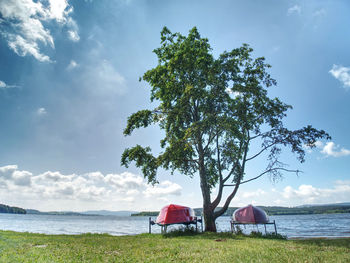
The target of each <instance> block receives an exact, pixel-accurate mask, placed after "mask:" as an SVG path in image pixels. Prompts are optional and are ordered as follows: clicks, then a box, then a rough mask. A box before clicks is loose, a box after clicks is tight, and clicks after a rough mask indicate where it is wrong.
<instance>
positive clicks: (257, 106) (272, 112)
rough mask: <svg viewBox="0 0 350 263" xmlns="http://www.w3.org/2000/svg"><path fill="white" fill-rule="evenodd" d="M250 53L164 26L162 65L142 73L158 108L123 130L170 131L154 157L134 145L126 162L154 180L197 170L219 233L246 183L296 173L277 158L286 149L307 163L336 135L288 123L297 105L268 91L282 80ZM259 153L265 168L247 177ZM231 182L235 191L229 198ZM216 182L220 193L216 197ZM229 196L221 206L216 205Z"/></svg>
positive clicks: (208, 217)
mask: <svg viewBox="0 0 350 263" xmlns="http://www.w3.org/2000/svg"><path fill="white" fill-rule="evenodd" d="M252 52H253V49H252V48H251V47H249V45H247V44H243V45H242V46H241V47H239V48H235V49H233V50H231V51H230V52H226V51H225V52H223V53H222V54H221V55H220V56H219V57H218V58H215V57H214V56H213V54H212V48H211V47H210V45H209V41H208V39H206V38H202V37H201V36H200V34H199V32H198V30H197V28H196V27H194V28H193V29H192V30H190V32H189V34H188V36H183V35H181V34H180V33H172V32H170V30H169V29H167V28H166V27H164V29H163V30H162V32H161V46H160V47H159V48H157V49H155V50H154V53H155V54H156V55H157V57H158V65H157V66H156V67H155V68H152V69H150V70H148V71H147V72H146V73H145V74H144V75H143V77H142V79H143V80H144V81H146V82H148V84H149V85H150V87H151V96H150V98H151V101H153V102H156V104H157V106H156V107H155V108H154V109H145V110H140V111H138V112H136V113H134V114H132V115H131V116H130V117H129V118H128V121H127V126H126V128H125V130H124V134H125V135H130V134H131V133H132V132H133V130H134V129H137V128H140V127H147V126H149V125H151V124H157V125H159V127H160V129H162V130H164V131H165V137H164V138H162V139H161V141H160V146H161V147H162V149H163V151H162V152H161V153H160V154H159V155H157V156H154V155H153V154H152V152H151V148H150V147H144V146H140V145H136V146H134V147H132V148H128V149H125V151H124V153H123V155H122V158H121V163H122V165H124V166H126V167H128V165H129V164H130V162H135V164H136V166H137V167H140V168H141V169H142V172H143V174H144V176H145V178H147V179H148V182H149V183H153V184H154V183H157V176H156V175H157V170H158V168H164V169H167V170H171V171H172V172H174V171H179V172H180V173H182V174H184V175H188V176H196V175H198V176H199V177H200V187H201V191H202V197H203V213H204V220H205V226H206V230H208V231H216V226H215V219H216V218H217V217H218V216H220V215H222V214H223V213H224V212H225V211H226V209H227V208H228V205H229V204H230V202H231V200H232V199H233V197H234V196H235V194H236V193H237V190H238V188H239V186H240V185H241V184H243V183H246V182H249V181H252V180H255V179H258V178H259V177H261V176H262V175H264V174H270V175H271V176H272V177H278V176H281V172H283V171H289V172H298V171H296V170H288V169H286V168H285V166H284V164H283V163H281V162H280V161H279V156H280V153H281V150H282V149H283V148H284V147H289V148H290V150H291V151H292V152H293V153H295V154H296V157H297V159H298V160H299V161H300V162H303V161H304V157H305V148H304V147H305V145H307V146H309V147H314V146H315V142H316V141H317V140H319V139H322V138H325V139H329V138H330V136H329V135H328V134H327V133H326V132H325V131H323V130H317V129H315V128H313V127H312V126H310V125H308V126H306V127H304V128H301V129H298V130H289V129H287V128H286V127H285V126H284V125H283V122H282V120H283V118H284V117H285V116H286V112H287V110H289V109H291V108H292V107H291V106H290V105H288V104H285V103H283V102H282V101H280V99H278V98H270V97H269V95H268V92H267V89H268V88H269V87H271V86H275V85H276V80H275V79H273V78H272V77H271V76H270V74H269V73H268V71H267V70H268V68H270V65H268V64H267V63H266V62H265V59H264V58H263V57H258V58H255V59H254V58H252ZM254 143H259V144H260V148H259V149H260V150H258V151H257V152H253V153H251V152H250V148H251V145H252V144H254ZM265 153H266V154H265ZM264 154H265V155H264ZM259 156H266V158H267V165H266V167H263V168H262V172H261V173H259V174H257V175H254V176H253V177H251V178H249V179H246V178H245V176H246V174H245V170H246V166H247V164H248V162H249V161H251V160H253V159H255V158H257V157H259ZM226 186H231V187H232V188H231V189H232V191H230V194H229V195H228V196H227V197H226V199H225V200H224V199H223V189H224V187H226ZM214 187H218V193H217V196H216V197H215V198H214V199H213V200H211V192H212V190H213V188H214ZM223 200H224V202H223V203H224V204H223V207H222V208H221V209H216V208H217V207H218V205H219V204H220V202H222V201H223Z"/></svg>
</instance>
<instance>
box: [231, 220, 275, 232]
mask: <svg viewBox="0 0 350 263" xmlns="http://www.w3.org/2000/svg"><path fill="white" fill-rule="evenodd" d="M239 225H256V228H257V229H258V225H264V228H265V235H266V233H267V232H266V225H274V227H275V234H276V235H277V227H276V222H275V220H273V222H267V223H258V224H255V223H241V222H237V221H231V232H232V233H237V227H238V226H239ZM258 230H259V229H258Z"/></svg>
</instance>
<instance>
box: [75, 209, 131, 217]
mask: <svg viewBox="0 0 350 263" xmlns="http://www.w3.org/2000/svg"><path fill="white" fill-rule="evenodd" d="M80 213H81V214H84V215H102V216H131V214H134V213H137V211H109V210H92V211H85V212H80Z"/></svg>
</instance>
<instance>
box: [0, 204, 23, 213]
mask: <svg viewBox="0 0 350 263" xmlns="http://www.w3.org/2000/svg"><path fill="white" fill-rule="evenodd" d="M0 213H9V214H26V213H27V212H26V210H25V209H23V208H19V207H15V206H8V205H3V204H0Z"/></svg>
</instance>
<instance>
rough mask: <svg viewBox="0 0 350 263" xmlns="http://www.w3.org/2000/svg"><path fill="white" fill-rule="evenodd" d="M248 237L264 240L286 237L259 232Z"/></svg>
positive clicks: (285, 237)
mask: <svg viewBox="0 0 350 263" xmlns="http://www.w3.org/2000/svg"><path fill="white" fill-rule="evenodd" d="M248 237H254V238H266V239H284V240H286V239H287V236H284V235H281V234H275V233H266V234H263V233H261V232H256V231H252V232H251V233H250V234H249V235H248Z"/></svg>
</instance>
